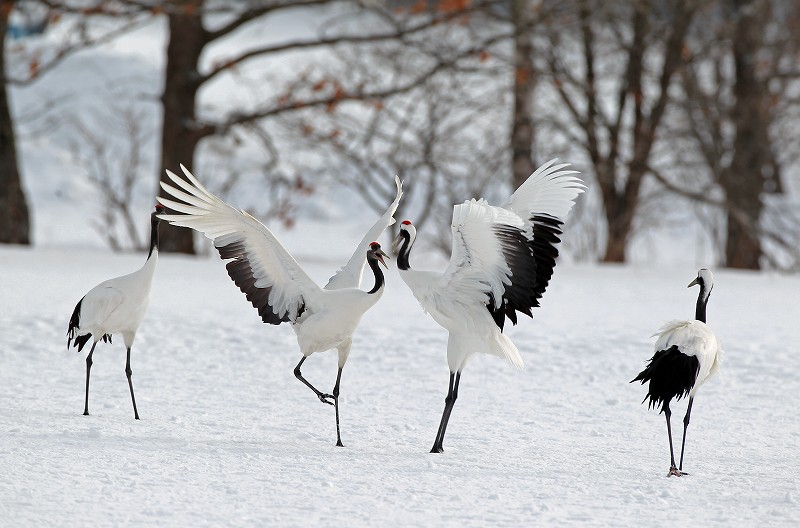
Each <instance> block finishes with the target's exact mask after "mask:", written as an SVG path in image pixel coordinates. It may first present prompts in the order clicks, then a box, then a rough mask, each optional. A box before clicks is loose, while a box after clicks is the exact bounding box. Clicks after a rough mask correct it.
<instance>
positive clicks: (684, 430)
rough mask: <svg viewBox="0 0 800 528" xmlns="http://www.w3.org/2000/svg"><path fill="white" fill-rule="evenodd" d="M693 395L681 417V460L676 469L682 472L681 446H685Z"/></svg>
mask: <svg viewBox="0 0 800 528" xmlns="http://www.w3.org/2000/svg"><path fill="white" fill-rule="evenodd" d="M693 403H694V397H692V398H689V406H688V407H687V408H686V416H684V417H683V440H681V462H680V464H679V465H678V470H680V471H681V472H682V473H683V448H684V447H686V429H687V428H688V427H689V415H690V414H692V404H693ZM683 474H684V475H686V473H683Z"/></svg>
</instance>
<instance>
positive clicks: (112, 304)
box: [67, 205, 164, 420]
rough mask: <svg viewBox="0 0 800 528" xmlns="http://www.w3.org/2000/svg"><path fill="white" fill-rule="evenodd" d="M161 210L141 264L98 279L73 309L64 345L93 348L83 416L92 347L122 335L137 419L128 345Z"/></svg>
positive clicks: (142, 304) (149, 278)
mask: <svg viewBox="0 0 800 528" xmlns="http://www.w3.org/2000/svg"><path fill="white" fill-rule="evenodd" d="M163 212H164V206H162V205H156V207H155V211H153V212H152V213H151V214H150V252H149V253H148V255H147V260H146V261H145V263H144V266H142V267H141V268H140V269H138V270H137V271H134V272H133V273H130V274H128V275H123V276H122V277H117V278H114V279H109V280H107V281H105V282H101V283H100V284H98V285H97V286H95V287H94V288H92V289H91V290H89V293H87V294H86V295H84V296H83V298H82V299H81V300H80V301H78V304H77V305H76V306H75V310H74V311H73V312H72V317H71V318H70V320H69V328H68V329H67V348H69V347H70V342H72V343H73V346H76V347H78V351H79V352H80V351H81V350H82V349H83V346H84V345H85V344H86V342H87V341H89V339H93V342H92V348H91V349H90V350H89V355H88V356H86V397H85V399H84V406H83V414H84V416H88V415H89V373H90V372H91V370H92V354H94V347H96V346H97V343H98V341H100V340H101V339H102V340H103V341H108V342H109V343H110V342H111V336H112V335H113V334H122V340H123V341H124V342H125V348H126V349H127V356H128V357H127V360H126V362H125V375H126V376H127V377H128V387H129V388H130V390H131V401H132V402H133V416H134V418H136V419H137V420H138V419H139V411H138V410H137V409H136V397H135V396H134V395H133V382H132V381H131V375H132V374H133V372H132V371H131V347H132V346H133V339H134V338H135V337H136V331H137V330H138V329H139V325H140V324H141V322H142V319H144V314H145V312H146V311H147V305H148V303H149V302H150V286H151V285H152V284H153V274H154V273H155V271H156V263H157V262H158V225H159V222H160V219H159V218H158V214H159V213H163Z"/></svg>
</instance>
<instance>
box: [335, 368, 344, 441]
mask: <svg viewBox="0 0 800 528" xmlns="http://www.w3.org/2000/svg"><path fill="white" fill-rule="evenodd" d="M341 381H342V368H341V367H339V372H338V373H337V374H336V385H334V386H333V407H334V408H335V409H336V446H337V447H344V444H342V435H341V433H340V432H339V383H341Z"/></svg>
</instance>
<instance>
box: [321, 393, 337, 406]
mask: <svg viewBox="0 0 800 528" xmlns="http://www.w3.org/2000/svg"><path fill="white" fill-rule="evenodd" d="M318 397H319V401H321V402H322V403H327V404H328V405H333V400H334V398H333V394H322V393H320V394H319V395H318ZM328 398H330V400H328Z"/></svg>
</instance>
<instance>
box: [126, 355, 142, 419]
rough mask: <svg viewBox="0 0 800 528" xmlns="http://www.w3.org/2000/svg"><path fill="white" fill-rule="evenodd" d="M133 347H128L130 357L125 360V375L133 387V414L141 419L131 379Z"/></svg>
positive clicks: (131, 387) (129, 385)
mask: <svg viewBox="0 0 800 528" xmlns="http://www.w3.org/2000/svg"><path fill="white" fill-rule="evenodd" d="M132 374H133V371H132V370H131V347H128V359H127V361H125V375H126V376H128V387H130V389H131V401H132V402H133V416H134V418H136V419H137V420H138V419H139V411H137V410H136V396H134V395H133V381H131V375H132Z"/></svg>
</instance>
